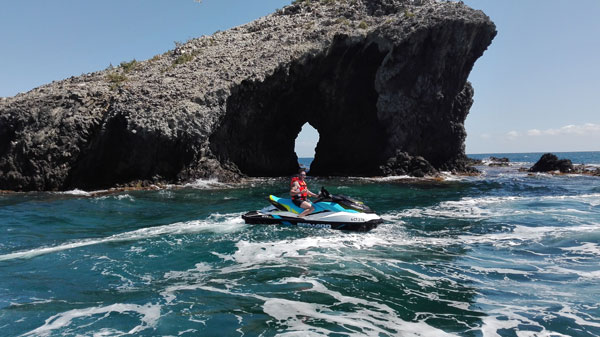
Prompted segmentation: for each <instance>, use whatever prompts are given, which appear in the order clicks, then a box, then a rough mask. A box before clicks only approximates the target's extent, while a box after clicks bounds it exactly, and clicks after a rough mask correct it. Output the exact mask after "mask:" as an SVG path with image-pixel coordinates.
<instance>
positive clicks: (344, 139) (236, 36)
mask: <svg viewBox="0 0 600 337" xmlns="http://www.w3.org/2000/svg"><path fill="white" fill-rule="evenodd" d="M495 34H496V30H495V26H494V24H493V23H492V22H491V21H490V19H489V18H488V17H487V16H486V15H485V14H484V13H483V12H481V11H476V10H473V9H471V8H469V7H467V6H465V5H464V4H462V3H456V2H436V1H408V0H404V1H403V0H353V1H335V2H334V1H310V2H309V1H304V2H303V1H296V2H295V4H292V5H290V6H287V7H285V8H283V9H281V10H279V11H277V12H276V13H274V14H272V15H269V16H267V17H264V18H261V19H258V20H256V21H254V22H251V23H249V24H246V25H243V26H239V27H234V28H232V29H230V30H228V31H225V32H218V33H215V34H214V35H212V36H203V37H200V38H197V39H193V40H190V41H188V42H187V43H185V44H180V45H178V46H177V48H175V49H174V50H172V51H169V52H167V53H165V54H163V55H157V56H155V57H154V58H152V59H150V60H147V61H142V62H137V61H132V62H124V63H122V64H121V65H120V66H118V67H116V68H109V69H106V70H104V71H99V72H95V73H91V74H86V75H82V76H79V77H72V78H69V79H66V80H63V81H57V82H53V83H51V84H47V85H44V86H41V87H39V88H36V89H34V90H32V91H30V92H28V93H25V94H19V95H17V96H15V97H11V98H7V99H3V100H2V101H0V173H1V174H0V189H9V190H66V189H73V188H80V189H88V190H89V189H99V188H107V187H112V186H116V185H120V184H128V183H131V182H139V181H144V182H147V183H159V182H170V183H177V182H186V181H191V180H195V179H198V178H208V177H216V178H219V179H221V180H225V181H233V180H236V179H238V178H239V177H241V176H244V175H249V176H281V175H289V174H291V173H293V172H295V170H296V169H297V167H298V163H297V157H296V154H295V153H294V145H295V143H294V141H295V139H296V136H297V135H298V133H299V132H300V130H301V128H302V126H303V125H304V124H305V123H309V124H311V125H312V126H313V127H314V128H315V129H317V131H318V132H319V134H320V140H319V143H318V145H317V147H316V153H315V158H314V161H313V164H312V165H311V170H310V172H311V174H313V175H361V176H366V175H381V174H384V173H386V172H391V171H386V169H382V167H386V163H388V160H389V159H390V158H394V157H396V155H397V153H398V151H400V152H402V153H406V154H407V155H409V156H411V157H422V158H423V161H420V160H419V161H420V162H421V163H423V165H422V166H423V168H424V170H430V169H431V168H430V167H429V166H431V167H432V168H434V169H436V170H459V171H460V170H468V166H467V164H466V163H467V158H466V156H465V154H464V140H465V137H466V133H465V129H464V120H465V118H466V116H467V114H468V112H469V109H470V107H471V105H472V103H473V99H472V97H473V88H472V87H471V85H470V84H469V83H468V82H467V77H468V75H469V72H470V71H471V69H472V67H473V64H474V63H475V61H476V60H477V58H479V57H480V56H481V55H482V54H483V52H484V51H485V49H486V48H487V47H488V45H489V44H490V43H491V41H492V39H493V38H494V36H495ZM425 162H427V163H429V166H427V165H425V164H424V163H425ZM419 165H420V164H419ZM393 170H394V169H392V171H393ZM409 173H412V174H421V173H424V174H427V172H425V171H423V170H422V171H421V172H417V171H415V170H412V171H411V172H409Z"/></svg>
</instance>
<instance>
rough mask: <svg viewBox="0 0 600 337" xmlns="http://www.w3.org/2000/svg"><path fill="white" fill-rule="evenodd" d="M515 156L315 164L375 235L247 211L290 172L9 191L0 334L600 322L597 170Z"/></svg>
mask: <svg viewBox="0 0 600 337" xmlns="http://www.w3.org/2000/svg"><path fill="white" fill-rule="evenodd" d="M494 155H495V156H505V155H504V154H494ZM540 155H541V154H539V155H538V154H530V155H527V154H517V155H515V156H514V157H510V156H509V158H510V159H511V161H513V162H519V163H533V162H535V161H537V159H539V156H540ZM568 155H569V156H573V157H569V158H570V159H572V158H575V156H577V158H579V159H578V160H573V159H572V160H573V161H574V162H577V163H579V162H583V163H586V164H600V160H598V158H599V157H598V156H599V153H598V152H595V153H588V155H585V154H583V153H574V154H568ZM474 156H475V155H473V156H471V157H474ZM511 156H512V155H511ZM526 156H532V157H531V158H532V159H529V158H530V157H526ZM559 157H561V158H563V157H567V156H562V155H561V154H559ZM519 165H521V164H519ZM519 165H515V166H510V167H487V166H482V167H480V169H481V170H482V171H483V173H482V175H480V176H477V177H464V178H457V177H448V178H447V179H445V180H444V181H433V180H414V179H406V178H401V177H398V178H393V177H391V178H381V179H364V178H338V179H317V178H311V179H309V181H308V185H309V187H310V188H311V189H312V190H318V189H319V188H320V186H326V187H328V189H329V190H330V191H331V192H332V193H334V194H335V193H339V194H346V195H351V196H354V197H356V198H359V199H361V200H363V201H364V202H365V203H366V204H367V205H369V206H370V207H371V208H373V209H374V210H375V211H376V212H377V213H378V214H380V215H381V216H382V217H383V218H384V219H385V223H384V224H383V225H381V226H380V227H379V228H377V229H375V230H373V231H371V232H369V233H347V232H340V231H332V230H324V229H305V228H293V227H285V226H273V225H245V224H244V223H243V221H242V220H241V218H240V216H241V215H242V214H243V213H244V212H246V211H248V210H254V209H259V208H262V207H263V206H265V205H266V200H265V198H266V196H267V195H268V194H276V195H285V193H286V191H287V188H288V186H289V182H288V180H287V179H256V180H252V181H248V182H246V183H244V184H242V185H236V186H229V185H225V184H221V183H218V182H215V181H199V182H197V183H196V184H193V185H190V186H186V187H183V188H172V189H166V190H157V191H140V192H127V193H118V194H111V195H104V196H91V195H89V194H88V193H85V192H81V191H71V192H69V193H27V194H13V195H0V233H1V236H0V335H1V336H21V335H24V336H122V335H135V336H447V335H457V336H598V335H600V304H599V302H600V263H599V262H598V261H599V258H600V178H598V177H590V176H579V175H560V176H552V175H546V174H535V175H528V174H527V173H524V172H519V171H518V167H519Z"/></svg>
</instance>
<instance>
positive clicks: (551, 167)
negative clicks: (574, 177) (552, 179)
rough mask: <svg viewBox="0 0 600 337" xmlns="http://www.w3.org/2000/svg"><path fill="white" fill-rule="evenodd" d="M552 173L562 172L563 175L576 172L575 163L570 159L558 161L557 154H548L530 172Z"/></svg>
mask: <svg viewBox="0 0 600 337" xmlns="http://www.w3.org/2000/svg"><path fill="white" fill-rule="evenodd" d="M550 171H560V172H561V173H570V172H574V168H573V163H572V162H571V160H569V159H558V157H557V156H556V155H555V154H552V153H546V154H544V155H542V156H541V157H540V160H538V161H537V163H535V164H534V165H533V166H532V167H531V168H530V169H529V172H550Z"/></svg>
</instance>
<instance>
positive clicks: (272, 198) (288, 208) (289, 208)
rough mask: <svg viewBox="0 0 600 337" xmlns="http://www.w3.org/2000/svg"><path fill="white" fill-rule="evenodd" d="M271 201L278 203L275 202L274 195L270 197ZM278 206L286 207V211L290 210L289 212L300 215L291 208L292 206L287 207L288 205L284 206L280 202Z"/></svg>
mask: <svg viewBox="0 0 600 337" xmlns="http://www.w3.org/2000/svg"><path fill="white" fill-rule="evenodd" d="M269 199H271V200H272V201H273V202H277V200H275V197H274V196H273V195H269ZM277 204H279V205H281V206H283V207H285V209H287V210H288V212H292V213H296V214H300V213H298V212H297V211H296V210H295V209H293V208H291V207H290V206H288V205H286V204H282V203H280V202H277Z"/></svg>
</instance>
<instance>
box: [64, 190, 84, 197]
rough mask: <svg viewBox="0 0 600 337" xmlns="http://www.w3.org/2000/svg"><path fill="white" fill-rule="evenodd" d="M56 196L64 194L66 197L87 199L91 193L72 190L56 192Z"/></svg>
mask: <svg viewBox="0 0 600 337" xmlns="http://www.w3.org/2000/svg"><path fill="white" fill-rule="evenodd" d="M58 194H66V195H76V196H84V197H89V196H91V195H92V193H91V192H86V191H82V190H79V189H74V190H71V191H64V192H58Z"/></svg>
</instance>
